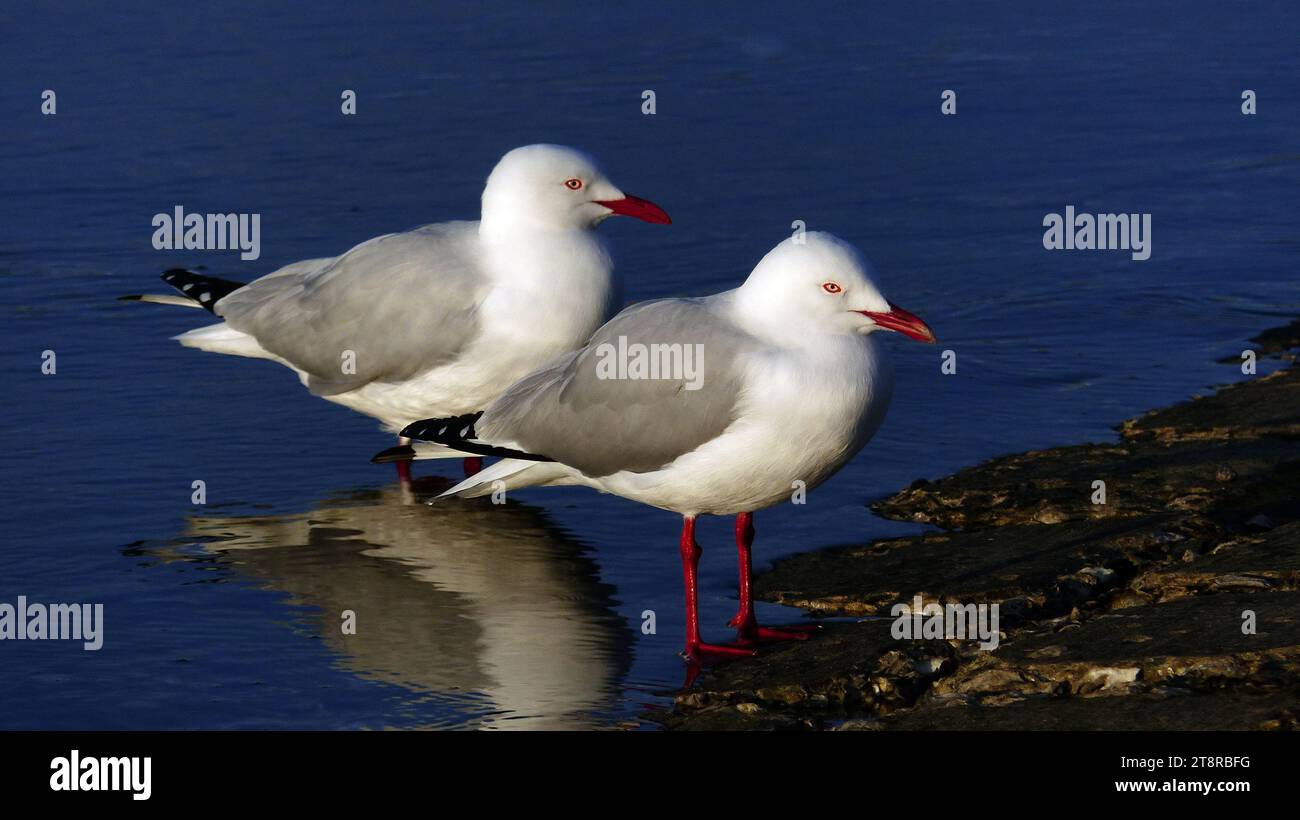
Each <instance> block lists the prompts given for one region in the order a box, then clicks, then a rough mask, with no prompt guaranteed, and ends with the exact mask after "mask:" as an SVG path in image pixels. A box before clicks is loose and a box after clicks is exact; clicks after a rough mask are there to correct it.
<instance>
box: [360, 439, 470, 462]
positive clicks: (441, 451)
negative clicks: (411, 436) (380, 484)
mask: <svg viewBox="0 0 1300 820" xmlns="http://www.w3.org/2000/svg"><path fill="white" fill-rule="evenodd" d="M435 458H465V453H462V452H461V451H460V450H453V449H452V448H450V447H447V446H446V445H443V444H434V443H432V442H428V441H417V442H414V443H412V444H399V445H397V446H396V447H389V448H388V449H387V450H381V451H380V452H378V453H375V454H374V455H373V456H371V458H370V463H371V464H387V463H389V462H392V461H427V460H429V459H435Z"/></svg>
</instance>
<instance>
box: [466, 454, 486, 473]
mask: <svg viewBox="0 0 1300 820" xmlns="http://www.w3.org/2000/svg"><path fill="white" fill-rule="evenodd" d="M462 466H463V467H464V468H465V477H466V478H469V477H470V476H472V475H474V474H475V473H477V472H478V471H479V470H482V469H483V459H482V458H480V457H479V456H470V457H469V458H467V459H465V461H464V462H462Z"/></svg>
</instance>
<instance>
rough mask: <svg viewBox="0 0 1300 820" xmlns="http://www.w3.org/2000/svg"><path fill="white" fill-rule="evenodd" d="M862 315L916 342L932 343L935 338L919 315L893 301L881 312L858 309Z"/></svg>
mask: <svg viewBox="0 0 1300 820" xmlns="http://www.w3.org/2000/svg"><path fill="white" fill-rule="evenodd" d="M858 313H861V314H862V315H863V316H866V317H867V318H869V319H871V321H873V322H875V323H876V324H878V325H880V326H881V327H883V328H884V329H885V330H893V331H896V332H898V333H901V334H903V335H904V336H906V337H908V338H909V339H916V340H917V341H918V342H925V343H926V344H934V343H935V342H936V341H938V340H937V339H935V338H934V331H932V330H930V326H929V325H927V324H926V323H925V322H923V321H921V317H920V316H917V315H916V314H915V313H909V312H908V311H906V310H903V309H902V308H901V307H899V306H898V305H895V304H894V303H892V302H891V303H890V304H889V311H888V312H883V313H873V312H872V311H869V310H860V311H858Z"/></svg>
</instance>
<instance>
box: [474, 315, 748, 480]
mask: <svg viewBox="0 0 1300 820" xmlns="http://www.w3.org/2000/svg"><path fill="white" fill-rule="evenodd" d="M720 298H722V297H708V298H704V299H665V300H661V301H656V302H646V303H643V304H640V305H635V306H633V307H630V308H628V309H627V310H625V311H623V312H622V313H620V314H619V315H618V316H615V317H614V318H613V319H611V320H610V321H609V322H607V323H606V324H605V325H604V326H603V327H601V328H600V329H599V330H597V331H596V332H595V334H593V335H592V337H591V339H590V340H589V341H588V342H587V346H586V347H584V348H582V349H581V350H577V351H574V352H572V353H569V354H566V355H565V356H562V357H560V358H559V359H557V360H556V361H555V362H553V363H552V364H550V365H548V366H547V367H545V368H543V369H542V370H539V371H537V372H535V373H533V374H532V375H530V376H526V377H525V378H523V379H521V380H519V381H518V382H516V383H515V384H514V385H512V386H511V387H510V388H509V389H508V390H507V391H506V392H505V393H504V394H502V395H501V396H500V397H499V398H498V399H497V400H496V401H494V402H493V403H492V404H491V405H490V406H489V407H488V409H487V410H486V411H485V412H484V414H483V416H482V418H481V419H480V420H479V422H478V423H477V424H476V425H475V431H476V433H477V435H478V439H479V440H480V441H484V442H491V443H494V444H495V443H503V442H509V443H510V446H513V447H516V448H518V449H521V450H524V451H526V452H529V453H534V454H537V455H543V456H547V457H549V458H551V459H554V460H556V461H559V462H562V463H564V464H567V465H569V466H571V467H575V468H577V469H579V470H581V471H582V472H584V473H586V474H587V475H590V476H604V475H609V474H611V473H615V472H619V471H621V470H631V471H634V472H648V471H652V470H657V469H659V468H660V467H663V466H664V465H666V464H668V463H670V462H672V461H673V460H674V459H676V458H677V457H678V456H680V455H683V454H685V453H689V452H690V451H692V450H694V449H695V448H697V447H699V446H700V445H702V444H704V443H705V442H707V441H710V440H712V439H713V438H715V437H717V436H718V435H720V434H721V433H722V431H723V430H725V429H726V428H727V427H728V426H729V425H730V424H731V423H732V421H734V420H735V412H736V406H737V402H738V400H739V394H740V392H741V390H742V389H743V387H744V368H745V362H746V358H747V355H748V354H750V353H752V352H754V351H756V350H757V349H758V346H757V343H756V341H755V340H754V339H753V338H752V337H751V336H749V335H747V334H745V333H744V332H742V331H740V330H739V329H737V328H736V327H735V326H734V325H732V324H731V322H729V321H728V320H726V319H725V318H724V317H722V316H720V315H719V311H718V306H719V305H720V304H721V303H720V301H719V299H720ZM638 344H640V345H645V346H646V350H648V351H653V350H654V349H653V348H650V347H649V346H650V345H674V346H676V351H677V352H676V353H674V352H673V349H672V348H669V349H667V352H666V356H665V349H663V348H660V349H659V351H658V352H659V355H660V356H661V357H664V358H661V359H660V361H661V363H668V362H670V361H671V360H672V359H673V357H674V356H676V358H677V361H680V362H682V364H683V368H682V369H681V370H680V371H679V372H678V373H675V374H672V373H670V374H669V375H673V376H680V377H676V378H658V379H655V378H629V377H627V376H630V375H631V372H632V371H631V370H630V368H629V371H625V372H623V373H620V372H619V371H618V369H617V365H618V359H619V358H620V350H621V351H625V352H626V353H627V355H626V356H623V357H622V358H623V359H624V361H626V362H628V363H629V364H630V363H631V361H632V359H633V357H634V356H635V355H636V353H635V351H637V348H635V347H634V345H638ZM697 346H698V347H697ZM688 357H689V358H688ZM688 363H693V364H694V365H695V372H694V373H690V372H688V371H687V369H686V368H685V365H686V364H688ZM668 370H671V368H664V367H661V369H660V375H663V374H664V372H665V371H668ZM620 376H623V377H622V378H620ZM692 376H694V377H695V379H692ZM696 381H698V389H689V385H691V384H693V383H695V382H696Z"/></svg>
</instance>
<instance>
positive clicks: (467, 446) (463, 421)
mask: <svg viewBox="0 0 1300 820" xmlns="http://www.w3.org/2000/svg"><path fill="white" fill-rule="evenodd" d="M482 415H483V412H482V411H479V412H477V413H466V414H465V415H463V416H452V417H450V418H445V419H422V420H421V421H414V422H411V423H410V424H408V425H406V426H405V427H403V428H402V432H400V433H398V435H399V436H404V437H405V438H413V439H418V440H420V441H432V442H433V443H435V444H441V445H443V446H444V447H450V448H452V449H453V450H460V451H461V452H462V453H472V454H474V455H479V456H500V457H501V458H521V459H525V460H528V461H554V459H551V458H547V457H546V456H542V455H537V454H535V453H525V452H523V451H521V450H512V449H510V448H509V447H495V446H493V445H491V444H484V443H482V442H480V441H475V440H474V439H475V438H477V435H476V434H475V432H474V424H475V422H477V421H478V420H479V417H481V416H482Z"/></svg>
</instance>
